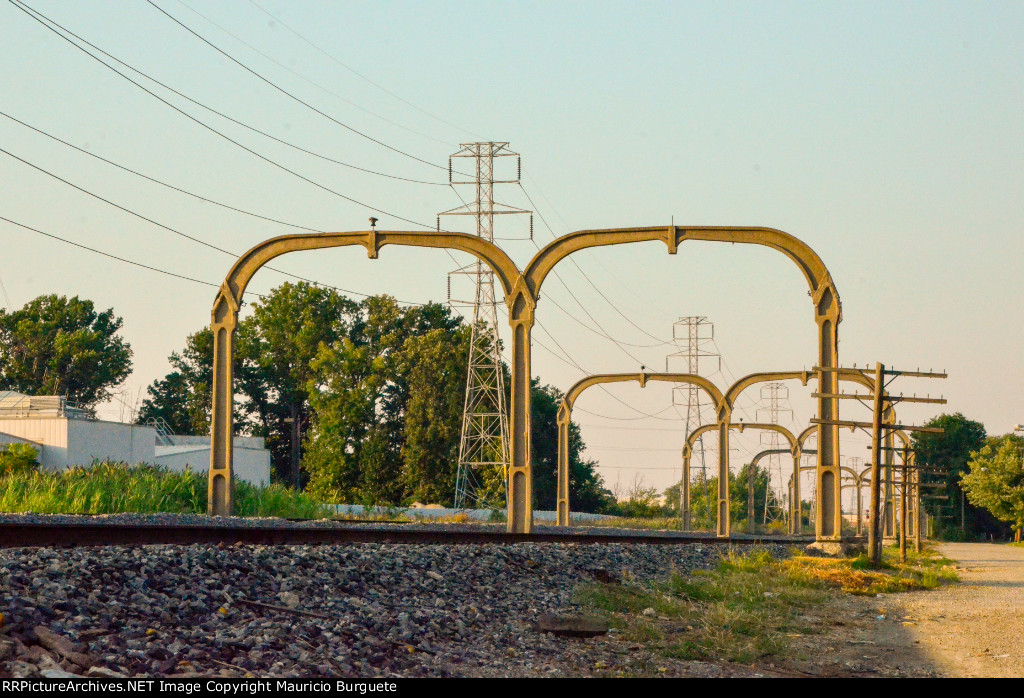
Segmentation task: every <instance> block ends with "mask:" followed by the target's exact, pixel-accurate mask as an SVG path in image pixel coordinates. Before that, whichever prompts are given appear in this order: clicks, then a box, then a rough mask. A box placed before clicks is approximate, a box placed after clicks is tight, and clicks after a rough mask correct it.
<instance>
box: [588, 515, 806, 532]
mask: <svg viewBox="0 0 1024 698" xmlns="http://www.w3.org/2000/svg"><path fill="white" fill-rule="evenodd" d="M577 525H583V526H593V527H595V528H634V529H642V530H656V531H681V530H682V529H683V526H682V521H680V519H679V517H678V516H651V517H627V516H617V517H614V518H607V519H593V520H591V521H587V522H585V523H579V524H577ZM690 530H692V531H705V532H712V533H713V532H714V530H715V524H714V522H712V523H711V524H710V525H708V524H707V523H706V522H704V523H702V522H694V523H693V524H692V525H691V527H690ZM732 530H733V531H734V532H736V533H746V532H747V522H746V520H745V519H744V520H740V521H736V520H733V524H732ZM755 531H756V533H758V534H760V535H780V536H784V535H787V534H788V531H787V529H786V525H785V523H783V522H781V521H780V522H777V523H771V524H768V525H767V526H763V525H761V524H758V525H757V526H755Z"/></svg>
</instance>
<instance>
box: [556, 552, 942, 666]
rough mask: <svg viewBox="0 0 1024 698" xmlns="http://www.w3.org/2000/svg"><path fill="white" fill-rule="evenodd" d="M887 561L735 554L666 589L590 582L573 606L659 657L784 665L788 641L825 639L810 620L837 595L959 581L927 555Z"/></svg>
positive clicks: (677, 577) (676, 577)
mask: <svg viewBox="0 0 1024 698" xmlns="http://www.w3.org/2000/svg"><path fill="white" fill-rule="evenodd" d="M886 563H887V564H886V567H885V568H884V569H882V570H870V569H865V568H866V566H867V560H866V558H864V557H859V558H845V559H842V558H841V559H832V558H817V557H807V556H803V555H796V556H793V557H790V558H787V559H782V560H777V559H774V558H772V557H771V556H770V555H769V554H768V553H767V552H763V551H762V552H752V553H748V554H745V555H737V554H734V553H730V554H729V555H728V556H726V557H724V558H723V559H722V561H721V562H720V563H719V564H718V566H717V568H716V569H714V570H711V571H699V572H693V573H690V574H680V573H678V572H677V573H673V574H672V576H671V577H670V578H669V580H668V581H666V582H661V583H656V584H652V585H641V584H637V583H633V582H631V581H630V580H624V581H623V583H620V584H597V583H594V584H587V585H584V586H582V587H580V588H579V589H577V594H576V600H577V602H578V603H579V604H580V605H581V606H582V607H583V608H584V609H585V610H587V611H589V612H594V613H597V614H599V615H603V616H604V617H605V618H606V619H607V620H608V621H609V623H610V624H611V625H612V626H613V627H616V628H619V630H620V632H621V636H622V637H623V639H625V640H626V641H628V642H634V643H642V644H644V645H647V646H648V647H649V648H651V649H653V650H655V651H656V652H658V653H659V654H661V655H663V656H666V657H673V658H679V659H698V660H714V661H732V662H744V663H749V662H753V661H756V660H759V659H763V658H766V657H780V658H784V657H786V656H787V655H788V654H789V653H790V650H789V648H790V641H791V640H790V638H793V637H800V636H804V635H809V634H814V633H817V632H820V629H818V628H816V627H815V626H813V625H812V624H810V623H808V622H807V615H806V614H807V613H808V611H809V610H810V609H814V615H816V616H821V615H823V614H824V615H827V614H828V610H827V609H828V602H829V600H830V599H834V598H835V596H836V595H837V594H838V593H840V592H844V593H850V594H879V593H895V592H901V591H910V590H914V589H930V588H934V587H935V586H938V585H939V584H942V583H944V582H948V581H951V580H955V578H956V577H955V575H954V574H953V573H952V571H951V570H950V569H948V566H949V565H951V564H952V563H951V561H949V560H946V559H945V558H942V557H940V556H937V555H933V554H929V553H925V554H921V555H914V556H912V557H911V558H910V559H908V562H907V563H906V564H899V563H898V552H895V551H890V550H887V551H886Z"/></svg>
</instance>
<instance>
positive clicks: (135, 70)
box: [8, 0, 448, 187]
mask: <svg viewBox="0 0 1024 698" xmlns="http://www.w3.org/2000/svg"><path fill="white" fill-rule="evenodd" d="M8 2H10V3H11V4H12V5H14V6H15V7H18V9H20V10H21V11H22V12H25V13H26V14H28V15H29V17H32V19H34V20H36V21H37V22H39V23H40V24H43V26H45V27H47V29H50V30H51V31H54V32H55V33H56V34H57V35H58V36H60V37H61V38H62V39H64V40H65V41H68V42H69V43H71V44H72V45H73V46H76V48H79V49H80V50H82V51H85V49H82V48H81V47H80V46H77V45H76V44H75V43H74V42H73V41H71V40H70V39H68V38H67V37H65V36H63V35H61V34H60V33H59V32H56V30H54V29H53V28H52V27H49V26H47V25H46V22H49V23H50V24H52V25H53V26H55V27H57V28H59V29H60V30H61V31H63V32H66V33H67V34H69V35H71V36H73V37H75V39H77V40H78V41H81V42H82V43H84V44H86V45H88V46H89V47H91V48H92V49H94V50H95V51H98V52H99V53H101V54H103V55H104V56H106V57H107V58H109V59H110V60H112V61H114V62H116V63H118V64H119V65H122V66H124V67H125V68H127V69H128V70H130V71H132V72H133V73H135V74H137V75H139V76H141V77H143V78H145V79H146V80H149V81H150V82H152V83H153V84H155V85H159V86H160V87H162V88H164V89H165V90H167V91H168V92H171V93H173V94H176V95H177V96H179V97H181V98H182V99H184V100H186V101H188V102H191V103H192V104H194V105H196V106H197V107H200V108H201V109H205V110H206V111H208V112H210V113H212V114H216V115H217V116H219V117H221V118H222V119H224V120H226V121H230V122H231V123H233V124H235V125H237V126H240V127H242V128H244V129H247V130H249V131H252V132H253V133H257V134H259V135H261V136H263V137H264V138H268V139H270V140H272V141H274V142H276V143H279V144H281V145H283V146H285V147H288V148H291V149H293V150H296V151H298V152H301V153H305V154H306V155H311V156H313V157H316V158H319V159H321V160H325V161H327V162H331V163H334V164H336V165H340V166H342V167H347V168H349V169H352V170H356V171H359V172H364V173H366V174H371V175H375V176H378V177H385V178H387V179H394V180H399V181H403V182H412V183H414V184H428V185H431V186H442V187H444V186H448V183H447V182H431V181H428V180H422V179H414V178H410V177H402V176H400V175H394V174H390V173H387V172H381V171H379V170H371V169H369V168H366V167H360V166H359V165H353V164H352V163H350V162H345V161H344V160H338V159H336V158H332V157H330V156H327V155H323V154H321V153H317V152H315V151H312V150H309V149H307V148H303V147H302V146H299V145H296V144H294V143H292V142H290V141H287V140H284V139H283V138H279V137H278V136H275V135H273V134H271V133H267V132H266V131H263V130H261V129H259V128H256V127H255V126H252V125H251V124H248V123H246V122H244V121H241V120H239V119H236V118H234V117H232V116H229V115H228V114H225V113H224V112H222V111H219V110H217V109H215V108H213V107H211V106H209V105H207V104H205V103H203V102H200V101H199V100H197V99H195V98H193V97H190V96H189V95H187V94H185V93H184V92H181V91H180V90H177V89H175V88H173V87H171V86H170V85H168V84H167V83H165V82H162V81H161V80H158V79H157V78H154V77H153V76H152V75H150V74H148V73H146V72H143V71H141V70H139V69H138V68H136V67H134V66H133V65H131V64H130V63H127V62H125V61H123V60H121V59H120V58H118V57H117V56H115V55H113V54H111V53H109V52H107V51H105V50H103V49H102V48H100V47H99V46H97V45H96V44H93V43H92V42H90V41H89V40H88V39H85V38H84V37H82V36H80V35H78V34H76V33H74V32H73V31H71V30H70V29H68V28H67V27H65V26H64V25H62V24H59V23H57V22H56V21H55V20H53V19H50V18H49V17H47V16H46V15H44V14H43V13H41V12H39V11H37V10H34V9H32V8H31V7H29V6H28V5H26V4H25V3H23V2H22V1H21V0H8ZM22 5H24V7H21V6H22ZM32 13H35V15H38V17H36V16H33V14H32ZM86 53H87V54H88V55H90V56H91V57H92V58H93V59H94V60H97V61H99V62H100V63H101V64H102V65H104V66H106V67H107V68H109V69H111V70H114V72H118V71H117V70H116V69H114V68H112V67H111V66H109V65H107V64H106V63H105V62H103V61H100V60H99V59H98V58H97V57H96V56H93V55H92V54H89V53H88V52H87V51H86ZM118 74H119V75H121V77H124V78H125V79H127V80H129V81H131V79H130V78H128V77H127V76H125V75H123V74H121V73H120V72H118ZM136 86H137V87H141V85H138V84H136ZM142 89H145V88H142ZM147 92H148V90H147ZM150 94H152V93H150ZM153 96H154V97H155V96H156V95H153ZM157 99H160V98H159V97H157ZM161 101H163V100H161ZM168 106H172V108H175V109H176V107H173V105H170V104H168ZM179 111H180V110H179ZM186 116H189V117H190V118H193V117H191V116H190V115H188V114H186Z"/></svg>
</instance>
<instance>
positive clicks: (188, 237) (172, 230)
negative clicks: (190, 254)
mask: <svg viewBox="0 0 1024 698" xmlns="http://www.w3.org/2000/svg"><path fill="white" fill-rule="evenodd" d="M0 153H3V154H4V155H7V156H9V157H11V158H13V159H15V160H17V161H18V162H21V163H23V164H25V165H27V166H29V167H31V168H32V169H34V170H37V171H38V172H41V173H43V174H45V175H47V176H49V177H52V178H54V179H56V180H57V181H59V182H63V183H64V184H66V185H68V186H69V187H71V188H73V189H75V190H77V191H79V192H81V193H83V194H87V195H88V196H91V197H93V198H95V199H97V200H99V201H102V202H103V203H105V204H108V205H110V206H113V207H114V208H116V209H118V210H120V211H123V212H125V213H127V214H129V215H131V216H135V217H136V218H139V219H141V220H143V221H146V222H147V223H150V224H152V225H155V226H156V227H158V228H162V229H164V230H166V231H168V232H170V233H173V234H174V235H178V236H180V237H182V238H185V239H186V240H189V241H191V242H194V243H196V244H199V245H202V246H203V247H208V248H210V249H212V250H216V251H217V252H221V253H223V254H226V255H228V256H229V257H231V258H233V259H238V257H239V256H240V255H239V254H238V253H235V252H231V251H230V250H226V249H224V248H223V247H218V246H217V245H214V244H212V243H209V242H206V241H205V240H202V239H200V238H197V237H194V236H192V235H188V234H187V233H183V232H181V231H180V230H177V229H176V228H172V227H171V226H169V225H165V224H164V223H161V222H159V221H157V220H154V219H152V218H149V217H148V216H145V215H143V214H141V213H138V212H137V211H134V210H132V209H130V208H127V207H125V206H122V205H120V204H118V203H116V202H114V201H111V200H110V199H107V198H105V197H103V196H100V195H99V194H96V193H94V192H91V191H89V190H88V189H85V188H84V187H81V186H79V185H77V184H75V183H74V182H71V181H69V180H66V179H64V178H63V177H60V176H59V175H56V174H54V173H53V172H50V171H49V170H46V169H44V168H42V167H40V166H38V165H35V164H33V163H31V162H29V161H28V160H25V159H24V158H21V157H18V156H17V155H15V154H14V153H11V152H10V151H8V150H5V149H3V148H0ZM263 268H264V269H268V270H269V271H274V272H277V273H278V274H283V275H284V276H288V277H290V278H293V279H297V280H299V281H305V282H306V283H310V284H314V285H317V286H324V287H327V288H330V289H332V290H335V291H339V292H343V293H350V294H353V295H357V296H362V297H364V298H369V297H370V296H371V295H372V294H367V293H359V292H358V291H350V290H347V289H343V288H338V287H336V286H331V285H329V284H322V283H320V282H318V281H315V280H313V279H309V278H306V277H304V276H300V275H299V274H292V273H291V272H287V271H284V270H282V269H279V268H277V267H271V266H269V265H264V267H263ZM218 288H219V286H218ZM396 301H397V302H400V303H404V304H407V305H417V306H422V305H425V304H424V303H418V302H415V301H401V300H399V299H396Z"/></svg>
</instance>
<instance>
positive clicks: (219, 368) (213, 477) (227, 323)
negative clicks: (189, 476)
mask: <svg viewBox="0 0 1024 698" xmlns="http://www.w3.org/2000/svg"><path fill="white" fill-rule="evenodd" d="M237 327H238V301H237V300H236V299H235V298H234V296H233V295H232V294H231V292H230V290H229V289H228V288H227V287H226V286H225V287H222V288H221V290H220V295H219V296H218V297H217V301H216V302H215V303H214V306H213V312H212V315H211V322H210V329H211V330H212V332H213V386H212V388H213V390H212V392H213V410H212V414H211V418H210V421H211V434H210V475H209V479H208V484H207V504H206V513H207V514H209V515H210V516H230V515H231V513H232V509H233V507H234V489H235V488H234V479H233V478H232V453H231V450H232V448H233V446H234V444H233V441H234V439H233V438H232V435H233V433H234V423H233V419H234V413H233V409H232V408H233V406H234V399H235V391H234V386H233V384H232V380H233V376H232V366H231V357H232V356H234V343H235V330H236V329H237Z"/></svg>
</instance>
